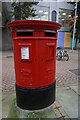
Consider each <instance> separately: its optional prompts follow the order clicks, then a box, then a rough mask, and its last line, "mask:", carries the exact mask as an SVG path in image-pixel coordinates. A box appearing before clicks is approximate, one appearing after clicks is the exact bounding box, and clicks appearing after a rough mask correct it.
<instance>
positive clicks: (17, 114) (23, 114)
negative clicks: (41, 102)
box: [2, 91, 56, 118]
mask: <svg viewBox="0 0 80 120" xmlns="http://www.w3.org/2000/svg"><path fill="white" fill-rule="evenodd" d="M15 97H16V95H15V91H14V92H13V93H11V92H4V94H3V101H2V117H3V118H56V115H55V112H54V108H53V105H52V106H50V107H48V108H46V109H42V110H40V111H22V110H21V109H19V108H18V107H17V106H16V98H15Z"/></svg>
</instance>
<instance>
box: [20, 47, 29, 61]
mask: <svg viewBox="0 0 80 120" xmlns="http://www.w3.org/2000/svg"><path fill="white" fill-rule="evenodd" d="M21 58H22V59H29V47H21Z"/></svg>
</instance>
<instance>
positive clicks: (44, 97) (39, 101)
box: [16, 82, 56, 110]
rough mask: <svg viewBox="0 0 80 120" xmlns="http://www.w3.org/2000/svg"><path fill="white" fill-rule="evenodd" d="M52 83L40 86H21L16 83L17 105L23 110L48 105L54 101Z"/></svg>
mask: <svg viewBox="0 0 80 120" xmlns="http://www.w3.org/2000/svg"><path fill="white" fill-rule="evenodd" d="M55 86H56V82H54V83H53V84H51V85H49V86H47V87H42V88H36V89H34V88H32V89H27V88H22V87H19V86H17V85H16V97H17V106H18V107H20V108H21V109H25V110H39V109H43V108H46V107H48V106H50V105H51V104H52V103H53V102H54V101H55Z"/></svg>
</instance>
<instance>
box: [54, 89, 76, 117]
mask: <svg viewBox="0 0 80 120" xmlns="http://www.w3.org/2000/svg"><path fill="white" fill-rule="evenodd" d="M56 99H57V100H58V101H59V102H60V104H61V106H63V109H64V110H65V112H66V113H67V114H68V115H69V117H70V118H77V117H78V94H76V93H75V92H74V91H73V90H72V89H70V88H69V87H58V88H57V93H56Z"/></svg>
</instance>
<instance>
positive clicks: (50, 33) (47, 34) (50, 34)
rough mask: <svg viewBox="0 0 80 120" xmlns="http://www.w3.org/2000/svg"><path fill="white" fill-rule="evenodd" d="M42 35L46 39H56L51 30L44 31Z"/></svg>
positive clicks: (54, 33) (54, 32)
mask: <svg viewBox="0 0 80 120" xmlns="http://www.w3.org/2000/svg"><path fill="white" fill-rule="evenodd" d="M44 34H45V36H46V37H48V36H49V37H56V31H52V30H45V31H44Z"/></svg>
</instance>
